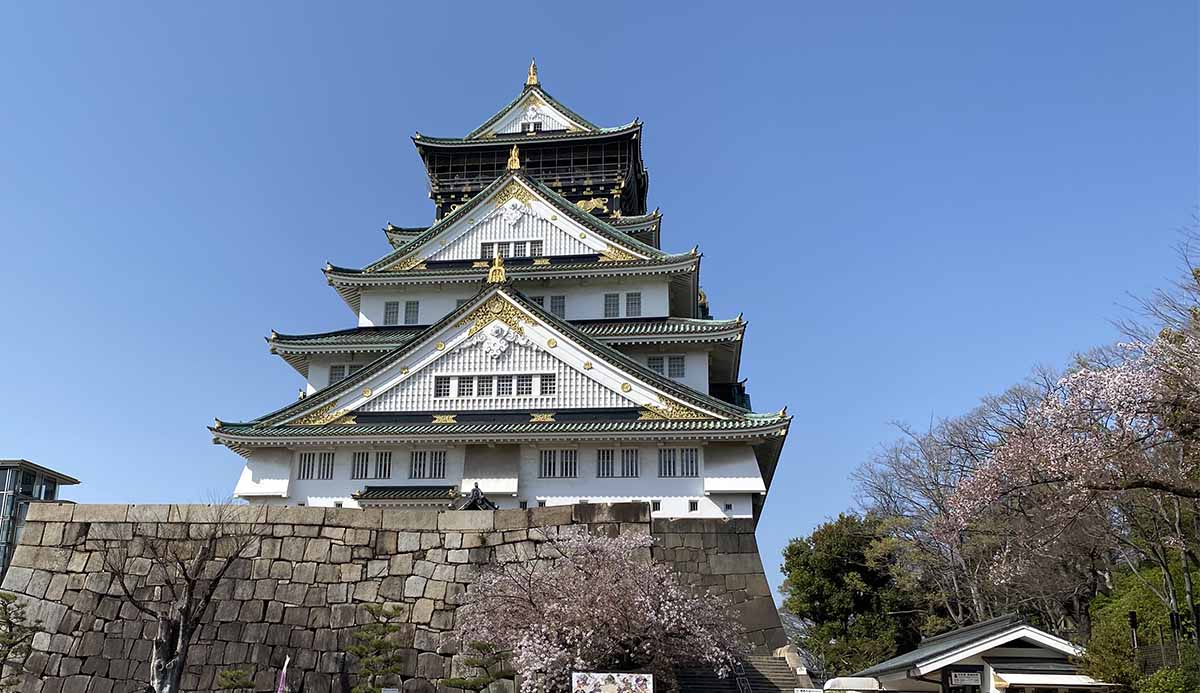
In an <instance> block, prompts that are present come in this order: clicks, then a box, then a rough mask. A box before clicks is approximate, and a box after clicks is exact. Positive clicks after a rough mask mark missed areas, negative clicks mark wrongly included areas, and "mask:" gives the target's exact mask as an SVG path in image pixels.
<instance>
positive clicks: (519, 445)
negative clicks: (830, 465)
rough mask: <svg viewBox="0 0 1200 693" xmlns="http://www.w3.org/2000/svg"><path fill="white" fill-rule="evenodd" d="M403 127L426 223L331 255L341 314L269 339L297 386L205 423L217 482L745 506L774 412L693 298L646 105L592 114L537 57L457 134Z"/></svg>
mask: <svg viewBox="0 0 1200 693" xmlns="http://www.w3.org/2000/svg"><path fill="white" fill-rule="evenodd" d="M413 143H414V144H415V145H416V148H417V153H418V154H419V155H420V156H421V159H422V161H423V162H424V165H425V169H426V171H427V172H428V176H429V196H430V198H431V199H432V200H433V203H434V219H433V222H432V224H431V225H429V226H422V227H398V226H393V225H391V224H388V225H387V227H386V228H384V229H383V231H384V234H383V235H384V237H385V239H386V242H387V245H388V246H390V250H388V248H387V246H385V245H384V244H383V243H382V241H383V240H384V239H380V240H381V244H380V245H381V252H384V251H386V252H384V254H383V255H382V257H380V258H379V259H378V260H376V261H374V262H372V263H370V264H368V265H367V266H365V267H360V268H349V267H338V266H334V265H327V266H326V267H325V270H324V272H325V279H326V281H327V282H328V284H329V285H330V286H331V287H333V289H334V290H335V291H337V293H338V295H339V296H341V298H342V300H343V301H345V303H346V306H347V307H349V309H350V311H351V312H352V313H353V314H354V317H355V323H354V326H352V327H349V328H348V329H344V330H338V331H336V332H325V333H319V334H278V333H276V332H272V333H271V335H270V337H268V338H267V343H268V346H269V347H270V351H271V353H272V354H276V355H278V356H279V357H280V358H282V359H283V360H284V361H286V362H287V364H288V365H290V366H291V367H292V368H294V369H296V371H298V372H299V373H300V375H301V376H302V377H303V378H304V379H305V381H306V384H305V386H304V387H303V389H302V390H301V396H300V398H299V399H298V400H295V401H292V402H291V403H290V404H287V405H286V406H284V407H282V408H280V409H277V410H276V411H273V412H270V413H267V414H263V415H262V416H259V417H258V418H255V419H252V420H249V421H243V422H236V423H235V422H230V421H223V420H217V422H216V424H215V425H214V426H211V427H210V430H211V431H212V436H213V442H215V443H219V444H222V445H225V446H227V447H228V448H229V449H231V450H233V451H234V452H236V453H237V454H238V455H240V456H241V457H243V458H244V460H245V466H244V468H243V469H242V473H241V478H240V479H238V482H237V486H236V488H235V490H234V495H236V496H238V497H240V498H242V499H245V500H247V501H250V502H252V503H263V504H272V505H310V506H336V507H381V506H383V507H443V508H444V507H448V506H449V507H463V505H465V504H467V503H474V504H476V505H478V504H483V506H484V507H493V508H494V507H499V508H533V507H539V506H554V505H567V504H575V503H608V502H631V501H633V502H642V503H648V504H650V507H651V512H652V514H653V515H654V516H656V517H753V518H757V517H758V514H759V512H760V511H761V509H762V507H763V502H764V499H765V497H766V494H767V489H768V488H769V487H770V485H771V478H772V476H773V475H774V473H775V468H776V464H777V463H778V460H779V454H780V450H781V448H782V447H783V442H784V438H785V436H786V435H787V431H788V426H789V424H790V422H791V418H790V417H789V416H788V415H787V413H786V410H780V411H776V412H771V413H755V412H754V411H752V410H751V408H750V397H749V395H748V394H747V392H746V388H745V381H744V380H743V379H742V378H741V376H740V374H739V368H740V364H741V353H742V338H743V336H744V334H745V331H746V322H745V321H744V320H743V319H742V317H741V315H740V314H738V315H737V316H736V317H724V318H714V317H713V316H712V315H711V314H710V311H709V303H708V299H707V298H706V296H705V293H704V291H702V290H701V277H700V260H701V257H702V256H701V254H700V253H699V252H698V251H697V249H696V248H694V247H691V246H690V244H689V243H688V242H686V241H685V242H684V243H681V244H676V243H673V242H670V236H669V235H668V236H665V237H664V236H663V234H662V226H663V215H662V214H661V213H660V212H659V211H658V210H654V211H652V212H648V211H647V209H646V197H647V188H648V183H649V176H648V174H647V171H646V168H645V166H644V164H643V163H642V149H641V143H642V123H641V122H639V121H637V120H634V121H633V122H631V123H628V124H626V125H619V126H616V127H601V126H599V125H595V124H593V123H591V122H589V121H588V120H586V119H584V118H583V116H581V115H579V114H578V113H576V112H575V111H573V110H571V109H570V108H567V107H566V106H565V105H563V104H562V103H560V102H559V101H557V100H556V99H554V98H553V97H552V96H550V94H549V93H547V92H546V91H545V90H544V89H543V88H542V86H541V84H540V83H539V81H538V75H537V67H536V65H534V64H531V65H530V68H529V72H528V76H527V78H526V80H525V85H524V88H523V89H522V90H521V92H520V93H519V94H518V95H517V97H516V98H515V99H513V101H512V102H511V103H509V104H508V105H506V106H504V107H503V108H501V109H500V111H499V112H497V113H496V114H495V115H493V116H492V117H490V118H488V119H487V120H486V121H484V123H483V124H482V125H480V126H479V127H478V128H476V129H475V130H474V131H472V132H470V133H467V135H466V136H464V137H429V136H426V135H422V134H419V133H418V134H417V135H415V136H414V137H413ZM664 246H667V247H671V246H676V247H682V248H684V249H683V250H682V251H681V252H675V251H673V250H665V249H664ZM689 247H690V248H691V249H690V250H689V249H687V248H689ZM348 322H349V321H348Z"/></svg>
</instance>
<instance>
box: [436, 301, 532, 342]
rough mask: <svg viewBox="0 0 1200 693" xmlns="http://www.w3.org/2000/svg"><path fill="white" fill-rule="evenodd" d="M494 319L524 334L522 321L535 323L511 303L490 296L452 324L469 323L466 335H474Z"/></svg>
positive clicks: (527, 323) (458, 325) (530, 323)
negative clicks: (469, 327) (469, 326)
mask: <svg viewBox="0 0 1200 693" xmlns="http://www.w3.org/2000/svg"><path fill="white" fill-rule="evenodd" d="M496 320H499V321H500V322H502V323H504V324H505V325H508V326H509V327H510V328H512V331H513V332H516V333H517V334H519V335H524V334H525V328H524V327H523V326H522V323H524V324H526V325H534V326H536V325H537V323H536V322H534V321H533V320H530V319H529V316H527V315H526V314H525V313H523V312H521V311H520V310H518V309H517V307H516V306H514V305H513V304H511V303H509V302H508V301H506V300H504V299H503V298H501V297H499V296H492V297H491V298H489V299H488V300H487V301H486V302H485V303H484V304H483V305H481V306H479V307H477V308H476V309H475V310H473V311H471V312H470V313H467V314H466V315H465V316H464V317H463V319H462V320H459V321H458V322H457V323H455V324H454V326H455V327H462V326H463V325H467V324H470V325H471V329H470V330H468V331H467V336H468V337H474V336H475V335H476V334H477V333H478V332H479V331H480V330H482V329H483V328H485V327H487V326H488V325H489V324H491V323H492V322H494V321H496Z"/></svg>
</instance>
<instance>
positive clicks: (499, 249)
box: [496, 243, 508, 258]
mask: <svg viewBox="0 0 1200 693" xmlns="http://www.w3.org/2000/svg"><path fill="white" fill-rule="evenodd" d="M496 256H497V257H503V258H506V257H508V244H507V243H497V244H496Z"/></svg>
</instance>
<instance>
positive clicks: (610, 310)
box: [604, 294, 621, 318]
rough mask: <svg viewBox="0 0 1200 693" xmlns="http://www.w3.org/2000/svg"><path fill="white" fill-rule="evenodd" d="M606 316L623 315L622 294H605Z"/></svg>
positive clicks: (615, 316)
mask: <svg viewBox="0 0 1200 693" xmlns="http://www.w3.org/2000/svg"><path fill="white" fill-rule="evenodd" d="M604 317H606V318H619V317H621V294H604Z"/></svg>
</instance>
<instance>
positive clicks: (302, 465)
mask: <svg viewBox="0 0 1200 693" xmlns="http://www.w3.org/2000/svg"><path fill="white" fill-rule="evenodd" d="M316 468H317V453H315V452H302V453H300V459H299V461H298V462H297V463H296V478H297V479H301V480H307V479H311V478H313V475H314V474H315V472H316Z"/></svg>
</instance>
